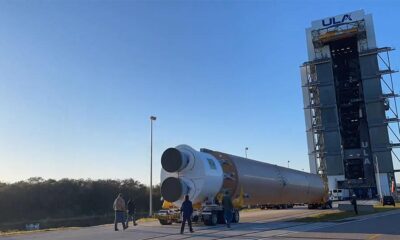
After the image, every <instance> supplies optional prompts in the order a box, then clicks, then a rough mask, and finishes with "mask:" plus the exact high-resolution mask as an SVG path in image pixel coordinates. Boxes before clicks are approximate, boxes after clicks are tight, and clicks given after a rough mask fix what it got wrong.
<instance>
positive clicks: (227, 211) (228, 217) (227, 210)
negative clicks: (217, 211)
mask: <svg viewBox="0 0 400 240" xmlns="http://www.w3.org/2000/svg"><path fill="white" fill-rule="evenodd" d="M222 208H223V209H224V218H225V222H226V226H227V227H228V228H231V221H232V210H233V204H232V199H231V197H230V196H229V193H228V192H226V193H225V195H224V198H223V199H222Z"/></svg>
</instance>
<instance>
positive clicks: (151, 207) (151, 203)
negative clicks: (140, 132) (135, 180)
mask: <svg viewBox="0 0 400 240" xmlns="http://www.w3.org/2000/svg"><path fill="white" fill-rule="evenodd" d="M156 119H157V118H156V117H155V116H150V209H149V216H150V217H151V216H153V121H155V120H156Z"/></svg>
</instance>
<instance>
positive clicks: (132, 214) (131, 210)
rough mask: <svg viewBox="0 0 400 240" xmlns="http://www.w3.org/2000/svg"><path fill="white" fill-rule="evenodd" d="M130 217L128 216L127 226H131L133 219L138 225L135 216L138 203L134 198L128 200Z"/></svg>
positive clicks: (134, 223) (134, 224)
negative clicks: (130, 222)
mask: <svg viewBox="0 0 400 240" xmlns="http://www.w3.org/2000/svg"><path fill="white" fill-rule="evenodd" d="M127 205H128V217H127V218H126V223H125V224H126V227H128V226H129V221H130V219H132V223H133V226H136V225H137V224H136V218H135V212H136V204H135V202H134V201H133V200H132V199H129V200H128V204H127Z"/></svg>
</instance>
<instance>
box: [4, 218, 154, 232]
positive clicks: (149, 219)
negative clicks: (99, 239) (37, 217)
mask: <svg viewBox="0 0 400 240" xmlns="http://www.w3.org/2000/svg"><path fill="white" fill-rule="evenodd" d="M153 221H157V219H156V218H148V217H146V218H139V219H138V220H137V222H138V223H146V222H153ZM85 227H87V226H85ZM80 228H81V227H54V228H46V229H39V230H30V231H27V230H15V229H14V230H5V231H0V237H4V236H13V235H21V234H31V233H43V232H51V231H60V230H71V229H80Z"/></svg>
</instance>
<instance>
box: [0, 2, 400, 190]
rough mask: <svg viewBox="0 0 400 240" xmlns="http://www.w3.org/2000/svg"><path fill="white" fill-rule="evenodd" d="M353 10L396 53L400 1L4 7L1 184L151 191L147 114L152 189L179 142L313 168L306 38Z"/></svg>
mask: <svg viewBox="0 0 400 240" xmlns="http://www.w3.org/2000/svg"><path fill="white" fill-rule="evenodd" d="M358 9H364V10H365V11H366V12H367V13H372V14H373V17H374V23H375V32H376V35H377V42H378V45H379V46H392V47H400V39H399V38H398V29H399V26H398V23H399V20H398V15H399V12H400V3H398V2H396V1H385V2H382V1H94V0H92V1H76V0H75V1H61V0H58V1H1V2H0V53H1V57H0V76H1V78H0V181H7V182H13V181H17V180H21V179H26V178H28V177H31V176H42V177H44V178H56V179H59V178H63V177H68V178H94V179H98V178H113V179H116V178H120V179H122V178H129V177H133V178H135V179H137V180H139V181H142V182H144V183H148V182H149V180H148V179H149V174H148V172H149V156H150V137H149V134H150V120H149V116H150V115H152V114H154V115H156V116H157V117H158V119H157V121H156V122H155V125H154V175H155V180H154V182H155V183H157V182H158V181H159V171H160V160H159V159H160V157H161V154H162V152H163V150H165V149H166V148H168V147H171V146H175V145H178V144H181V143H185V144H189V145H191V146H193V147H194V148H196V149H198V148H201V147H206V148H210V149H215V150H219V151H224V152H228V153H231V154H236V155H244V148H245V147H249V151H248V154H249V157H250V158H253V159H257V160H262V161H266V162H269V163H274V164H278V165H283V166H286V165H287V161H288V160H290V166H291V167H293V168H296V169H300V170H301V169H305V170H308V169H309V167H308V157H307V147H306V137H305V126H304V117H303V105H302V95H301V86H300V75H299V66H300V65H301V64H302V63H303V62H304V61H306V60H307V49H306V40H305V28H306V27H308V26H310V24H311V21H312V20H316V19H320V18H324V17H328V16H333V15H337V14H341V13H345V12H350V11H354V10H358ZM399 56H400V54H399V53H398V52H394V53H393V54H392V63H393V65H394V67H395V68H396V69H399V67H400V61H399V60H400V58H399ZM395 79H399V76H395ZM396 86H397V89H400V85H399V82H398V81H397V82H396ZM396 164H397V163H396ZM397 166H398V164H397Z"/></svg>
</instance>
